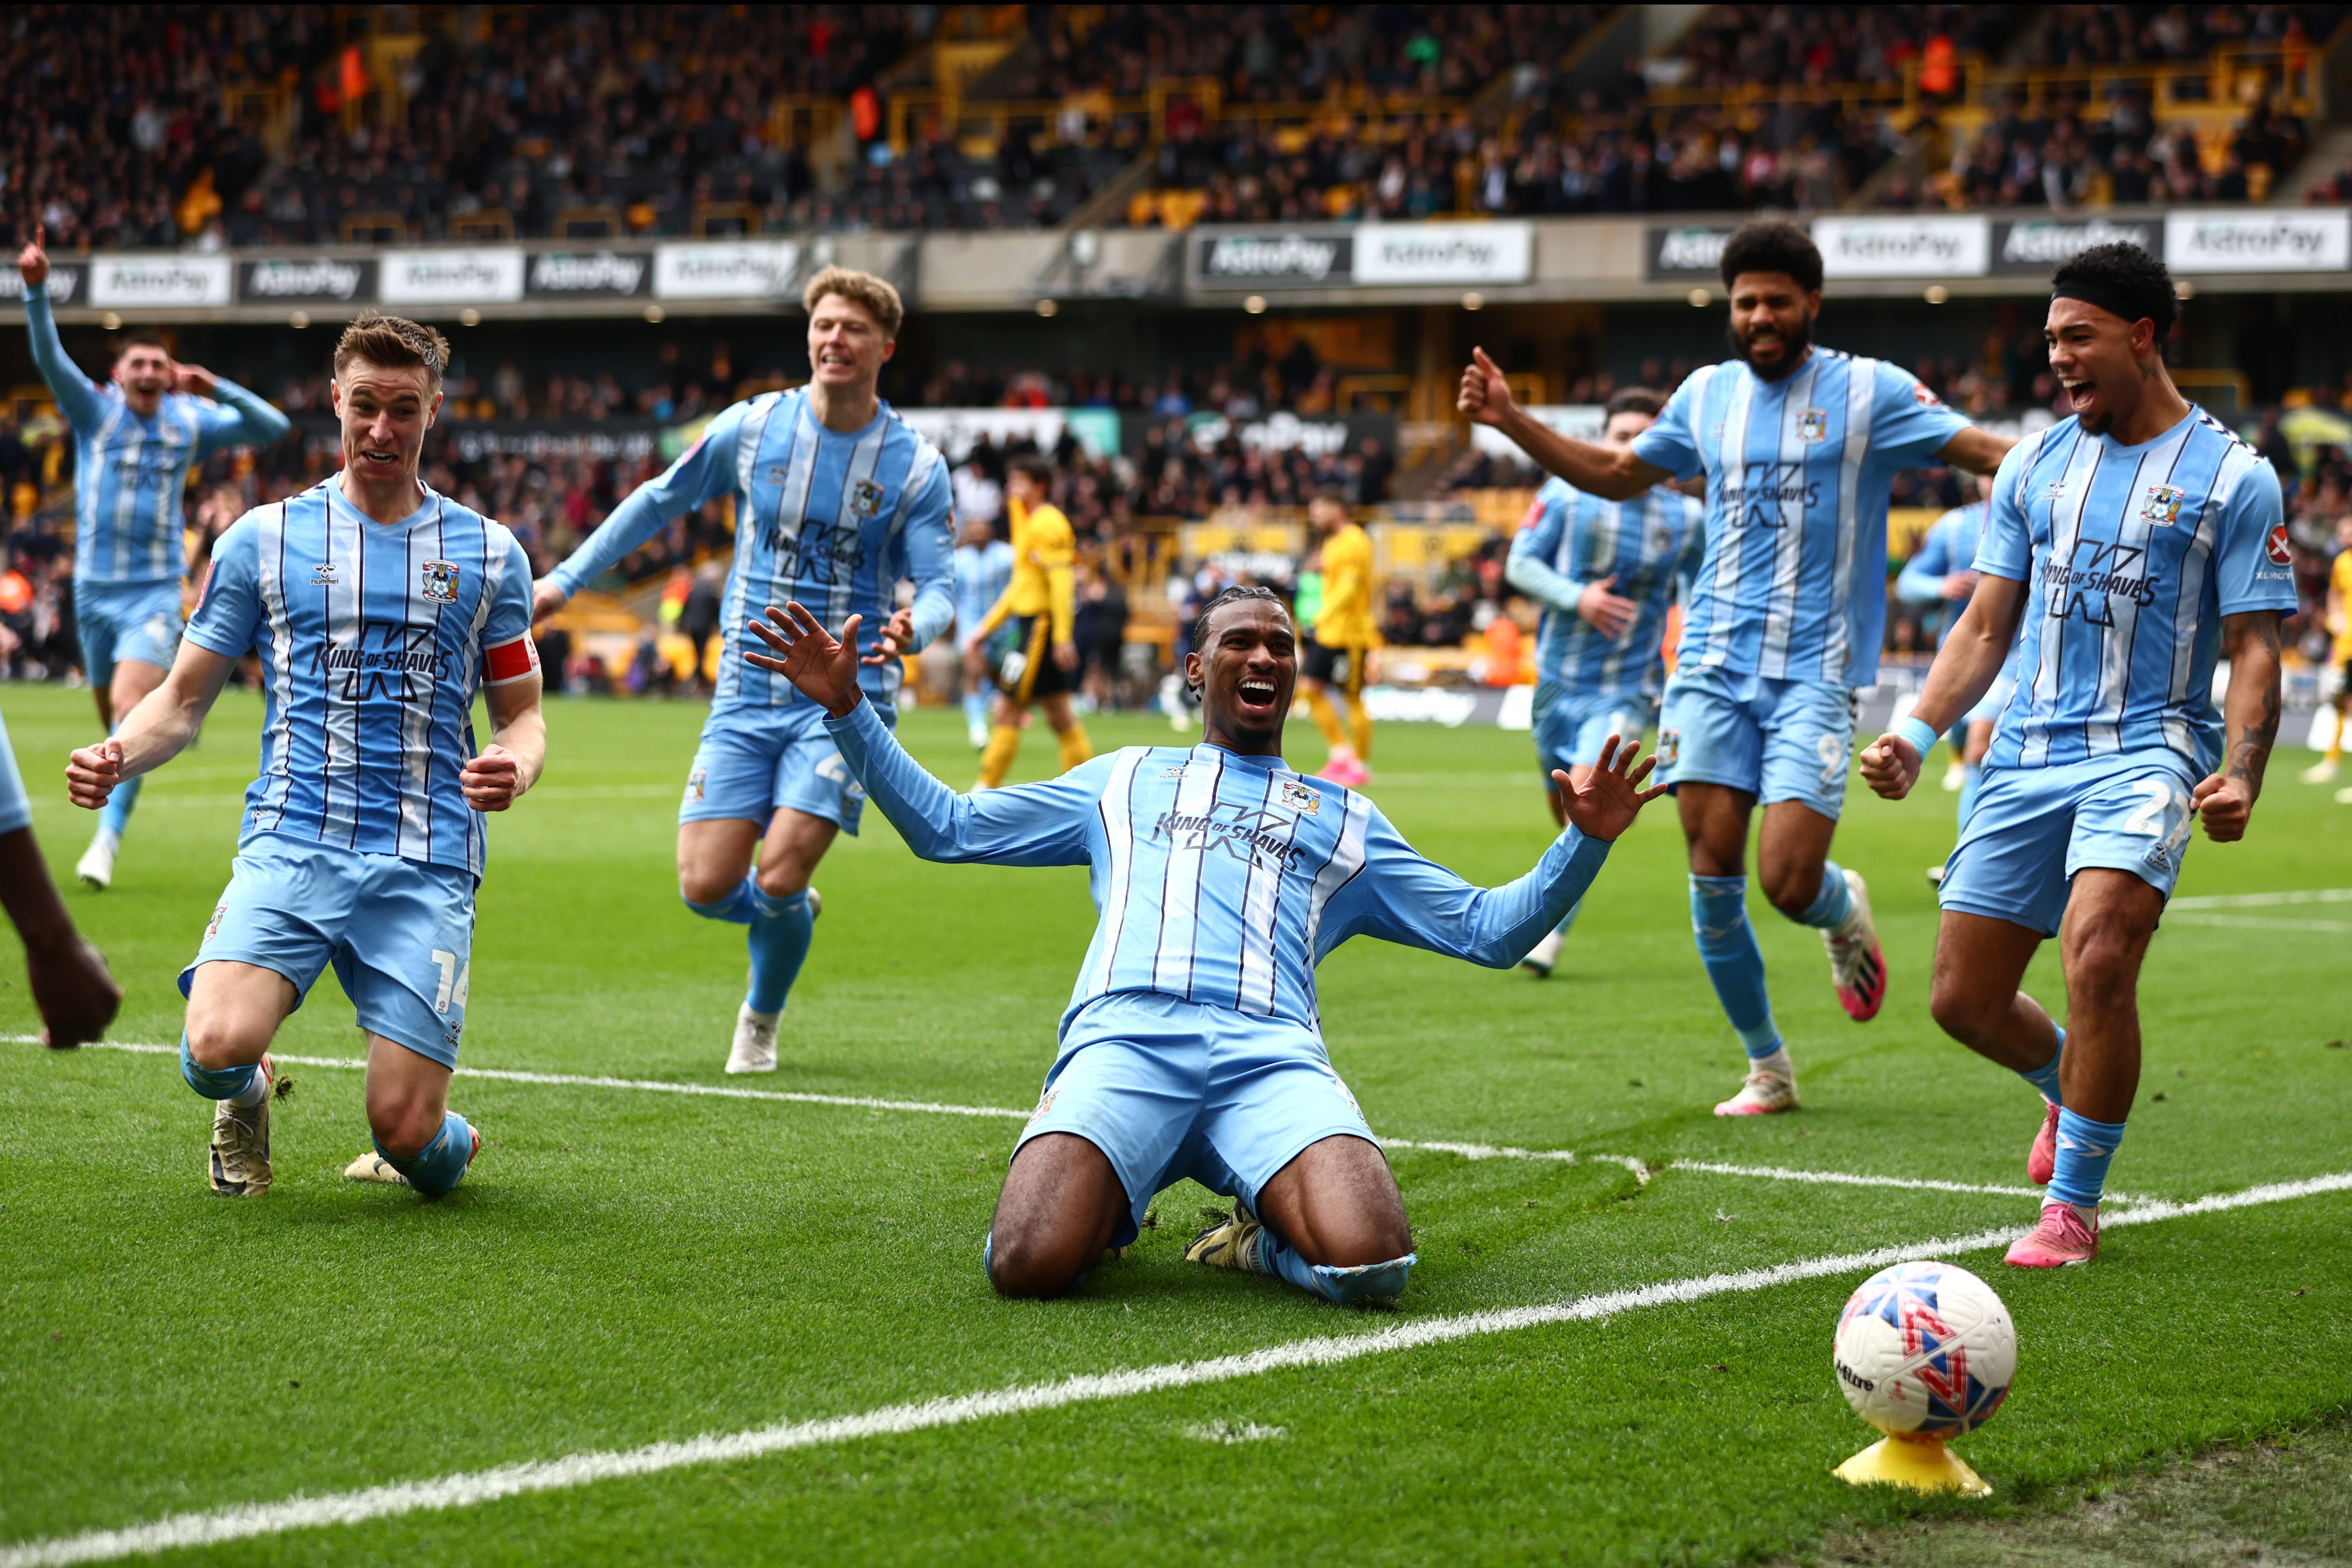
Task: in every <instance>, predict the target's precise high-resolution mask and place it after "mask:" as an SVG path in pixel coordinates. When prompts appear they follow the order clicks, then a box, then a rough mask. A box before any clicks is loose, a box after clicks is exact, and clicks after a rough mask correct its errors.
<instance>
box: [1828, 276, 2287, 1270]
mask: <svg viewBox="0 0 2352 1568" xmlns="http://www.w3.org/2000/svg"><path fill="white" fill-rule="evenodd" d="M2178 317H2179V306H2178V304H2177V303H2176V302H2175V298H2174V293H2173V287H2172V278H2171V276H2170V275H2169V274H2168V273H2167V272H2166V270H2165V268H2164V264H2163V263H2162V262H2160V261H2158V260H2157V259H2156V258H2155V257H2154V256H2149V255H2148V254H2147V252H2146V251H2143V250H2141V249H2140V248H2139V247H2138V246H2131V245H2105V246H2095V247H2094V248H2092V249H2090V250H2086V251H2084V252H2083V253H2082V254H2081V255H2080V256H2076V257H2075V258H2074V260H2072V261H2070V262H2068V263H2066V264H2065V265H2064V266H2063V267H2060V268H2059V269H2058V272H2057V275H2056V277H2055V278H2054V279H2053V287H2052V291H2051V297H2050V312H2049V318H2048V321H2047V324H2046V326H2045V327H2044V329H2043V337H2044V338H2045V340H2047V342H2048V344H2049V350H2050V368H2051V369H2052V370H2053V371H2056V372H2057V374H2058V379H2059V381H2060V382H2061V383H2062V384H2063V386H2064V387H2065V389H2066V396H2067V401H2068V402H2069V403H2070V404H2071V406H2072V407H2073V409H2074V415H2073V417H2072V418H2069V419H2065V420H2063V421H2061V422H2060V423H2057V424H2054V425H2052V426H2051V427H2050V428H2049V429H2047V430H2045V431H2042V432H2040V433H2039V434H2034V435H2030V436H2028V437H2027V438H2026V439H2025V440H2024V441H2022V442H2021V443H2020V444H2018V446H2017V448H2016V449H2015V450H2014V451H2012V452H2011V453H2010V455H2009V456H2008V458H2007V459H2006V460H2004V461H2003V462H2002V464H2001V465H2000V473H1999V474H1998V475H1996V476H1994V478H1993V494H1992V510H1991V515H1990V517H1989V519H1988V520H1987V522H1986V526H1985V532H1984V538H1983V541H1982V542H1981V543H1980V544H1979V547H1978V550H1977V558H1976V570H1977V574H1978V575H1977V587H1976V591H1975V593H1974V595H1973V596H1972V597H1971V598H1970V599H1969V607H1968V609H1967V610H1966V611H1965V612H1962V614H1961V616H1960V622H1959V624H1958V627H1957V628H1955V629H1954V631H1953V632H1952V635H1951V636H1950V638H1949V639H1948V640H1947V641H1946V642H1945V643H1944V646H1943V649H1942V651H1941V652H1940V653H1937V656H1936V664H1935V668H1934V669H1933V670H1932V671H1930V672H1929V674H1928V676H1927V689H1926V690H1925V691H1923V692H1922V693H1921V694H1920V696H1919V701H1918V704H1917V706H1915V707H1914V708H1913V709H1912V712H1911V715H1910V716H1908V717H1906V719H1904V721H1903V722H1902V723H1901V724H1899V725H1897V726H1896V727H1895V728H1894V729H1893V730H1892V731H1890V732H1889V733H1888V734H1886V735H1884V736H1881V737H1879V738H1878V740H1877V741H1876V742H1874V744H1873V745H1871V746H1870V747H1867V748H1866V749H1865V750H1864V752H1863V755H1862V771H1863V777H1864V779H1867V780H1868V781H1869V783H1870V786H1871V788H1872V789H1875V790H1876V791H1877V792H1878V793H1879V794H1881V795H1884V796H1885V797H1887V798H1888V799H1890V800H1899V799H1901V798H1902V797H1903V796H1904V795H1905V794H1906V792H1908V791H1909V789H1910V788H1911V786H1912V784H1913V783H1914V782H1915V781H1916V779H1917V778H1918V776H1919V759H1920V758H1922V757H1923V756H1925V755H1926V754H1927V748H1928V747H1931V746H1932V745H1934V744H1935V737H1937V735H1938V734H1940V733H1941V732H1942V731H1943V730H1944V729H1946V728H1948V727H1949V726H1950V725H1951V723H1952V721H1953V720H1954V719H1956V718H1958V716H1960V715H1961V714H1963V713H1965V712H1967V711H1968V709H1969V707H1970V706H1972V705H1974V704H1975V703H1976V702H1977V700H1978V699H1979V697H1981V696H1982V695H1984V693H1985V691H1986V689H1987V688H1988V687H1990V685H1992V683H1993V680H1994V678H1995V677H1996V676H1997V675H1998V674H2000V669H2001V665H2002V663H2003V661H2004V660H2007V659H2008V658H2009V657H2010V656H2011V646H2012V645H2014V646H2015V648H2016V655H2015V656H2016V664H2015V666H2014V668H2015V674H2016V680H2017V691H2016V695H2014V696H2012V697H2011V699H2010V702H2009V704H2008V706H2006V707H2005V708H2004V709H2003V710H2002V713H2001V716H2000V721H1999V724H1998V725H1997V727H1995V729H1994V732H1993V743H1992V750H1991V752H1990V754H1989V755H1988V756H1987V757H1986V758H1985V776H1984V783H1983V786H1982V788H1981V789H1979V793H1978V795H1977V802H1976V810H1974V811H1973V812H1972V813H1971V814H1970V816H1969V822H1968V826H1967V828H1966V829H1965V830H1964V831H1962V833H1961V835H1960V842H1959V847H1958V848H1957V849H1955V850H1954V851H1953V852H1952V858H1951V860H1950V861H1949V862H1948V863H1947V865H1946V868H1945V872H1944V881H1943V885H1942V890H1941V894H1940V896H1941V900H1942V904H1943V923H1942V927H1941V929H1940V931H1939V933H1938V935H1937V943H1936V980H1935V995H1934V999H1933V1003H1932V1006H1933V1009H1934V1011H1935V1015H1936V1021H1937V1023H1939V1024H1941V1025H1943V1027H1944V1029H1945V1030H1946V1031H1947V1032H1948V1033H1949V1034H1950V1035H1951V1036H1952V1037H1953V1038H1954V1039H1956V1040H1959V1041H1960V1042H1961V1043H1963V1044H1965V1045H1967V1046H1968V1047H1969V1049H1971V1050H1973V1051H1976V1052H1978V1053H1979V1055H1982V1056H1985V1057H1988V1058H1990V1060H1992V1061H1997V1062H1999V1063H2000V1064H2001V1065H2002V1066H2004V1067H2007V1068H2010V1069H2011V1070H2012V1071H2016V1072H2017V1073H2018V1074H2019V1075H2021V1077H2023V1078H2024V1079H2025V1080H2026V1081H2027V1082H2030V1083H2032V1085H2033V1086H2034V1087H2035V1088H2036V1089H2037V1090H2039V1091H2041V1092H2042V1098H2043V1101H2044V1102H2045V1110H2044V1113H2043V1118H2042V1131H2041V1134H2040V1135H2039V1136H2038V1137H2037V1138H2036V1139H2035V1140H2034V1144H2033V1149H2032V1154H2031V1155H2029V1156H2028V1159H2027V1170H2028V1174H2029V1175H2031V1176H2032V1178H2033V1180H2034V1181H2035V1182H2036V1183H2037V1184H2047V1185H2048V1186H2049V1188H2050V1195H2049V1197H2048V1199H2047V1200H2046V1201H2045V1202H2044V1204H2043V1207H2042V1218H2041V1222H2040V1223H2039V1224H2038V1225H2036V1226H2035V1227H2034V1228H2033V1230H2032V1232H2031V1233H2030V1234H2028V1235H2027V1236H2025V1237H2024V1238H2022V1239H2020V1240H2019V1241H2018V1242H2017V1243H2016V1245H2014V1246H2012V1247H2011V1249H2009V1261H2010V1262H2011V1263H2013V1264H2016V1265H2019V1266H2021V1267H2024V1268H2055V1267H2059V1266H2062V1265H2064V1264H2069V1263H2086V1262H2088V1261H2090V1260H2092V1259H2093V1258H2095V1257H2096V1256H2097V1254H2098V1249H2099V1218H2098V1216H2099V1197H2100V1194H2101V1192H2102V1190H2103V1187H2104V1185H2105V1179H2106V1172H2107V1163H2108V1161H2109V1159H2110V1158H2111V1157H2112V1156H2113V1155H2114V1154H2115V1151H2116V1145H2117V1144H2118V1143H2119V1142H2120V1141H2121V1140H2122V1138H2123V1133H2124V1119H2125V1116H2126V1113H2128V1112H2129V1111H2130V1109H2131V1103H2132V1095H2133V1094H2134V1092H2137V1088H2138V1086H2139V1061H2140V1028H2139V1008H2138V999H2137V988H2138V982H2139V968H2140V961H2141V958H2142V957H2143V956H2144V955H2145V954H2146V953H2147V943H2148V938H2149V937H2150V936H2153V935H2154V934H2155V932H2156V924H2157V919H2158V916H2159V915H2162V914H2163V912H2164V904H2165V900H2166V899H2167V898H2168V897H2169V896H2170V894H2171V892H2172V886H2173V883H2174V881H2175V879H2177V878H2178V877H2179V874H2180V858H2181V855H2182V854H2183V852H2185V851H2186V850H2187V848H2188V844H2189V825H2190V822H2191V820H2192V819H2193V818H2196V817H2198V816H2202V817H2203V818H2204V821H2205V836H2206V837H2207V838H2209V839H2211V840H2213V841H2216V842H2221V843H2227V842H2231V841H2235V840H2238V839H2241V838H2243V837H2244V836H2245V832H2246V821H2247V818H2248V816H2249V815H2250V814H2251V813H2252V810H2253V805H2254V800H2255V798H2256V797H2257V796H2259V795H2260V794H2261V792H2262V787H2263V766H2264V764H2265V763H2266V762H2268V760H2269V758H2270V751H2271V743H2272V741H2273V739H2274V738H2275V737H2276V736H2277V733H2278V724H2279V622H2280V618H2281V617H2282V615H2284V614H2287V613H2291V612H2293V611H2294V606H2295V597H2294V575H2293V573H2292V571H2291V570H2290V569H2289V565H2288V555H2287V543H2286V528H2285V525H2284V521H2283V520H2282V517H2281V507H2280V501H2279V484H2278V476H2277V475H2275V474H2274V473H2273V472H2272V470H2271V466H2270V465H2269V464H2268V463H2267V462H2265V461H2263V459H2262V458H2261V457H2259V456H2257V455H2255V454H2254V452H2253V451H2252V449H2251V448H2250V447H2248V446H2247V445H2246V444H2244V443H2243V442H2242V441H2240V440H2239V439H2238V438H2237V437H2236V436H2234V435H2232V434H2230V432H2229V431H2228V429H2226V428H2225V427H2224V426H2223V425H2222V424H2221V423H2220V422H2219V421H2217V420H2215V419H2214V418H2213V416H2212V415H2210V414H2209V413H2205V412H2204V411H2203V410H2202V409H2200V408H2198V407H2197V406H2196V405H2195V404H2193V403H2190V402H2188V401H2187V400H2186V399H2184V398H2183V397H2182V396H2181V395H2180V393H2179V391H2178V390H2177V389H2176V388H2175V387H2174V386H2173V384H2172V379H2171V377H2170V376H2168V374H2167V373H2166V372H2165V368H2164V355H2163V345H2164V339H2165V336H2166V334H2167V333H2168V332H2169V331H2170V330H2171V329H2172V326H2173V323H2174V321H2175V320H2176V319H2177V318H2178ZM2222 653H2227V655H2228V657H2229V660H2230V674H2229V689H2228V692H2227V695H2225V696H2224V698H2223V700H2222V702H2221V706H2220V707H2219V708H2218V709H2217V708H2216V706H2214V703H2213V698H2212V688H2213V663H2214V660H2215V658H2216V657H2217V656H2219V655H2221V654H2222ZM2048 936H2057V937H2058V938H2059V945H2060V951H2061V954H2062V956H2063V965H2064V973H2065V977H2066V998H2067V1004H2068V1005H2067V1019H2068V1026H2069V1027H2067V1028H2065V1029H2061V1028H2059V1027H2058V1026H2057V1025H2056V1024H2055V1023H2053V1021H2052V1020H2051V1018H2050V1015H2049V1014H2048V1013H2046V1012H2044V1011H2043V1010H2042V1008H2041V1006H2040V1005H2039V1004H2038V1003H2036V1002H2035V1001H2034V1000H2033V998H2031V997H2029V996H2026V995H2025V994H2024V993H2023V992H2022V991H2021V990H2019V989H2018V984H2019V982H2020V981H2021V979H2022V978H2023V977H2024V974H2025V967H2026V964H2027V963H2028V962H2029V961H2030V960H2031V959H2032V956H2033V953H2034V950H2035V949H2036V948H2037V947H2039V946H2041V945H2042V939H2043V938H2044V937H2048Z"/></svg>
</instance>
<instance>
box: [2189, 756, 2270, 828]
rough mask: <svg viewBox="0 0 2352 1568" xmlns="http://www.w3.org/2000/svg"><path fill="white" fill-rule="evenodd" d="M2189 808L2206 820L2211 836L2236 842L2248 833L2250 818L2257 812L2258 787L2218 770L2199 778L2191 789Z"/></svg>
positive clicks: (2206, 826)
mask: <svg viewBox="0 0 2352 1568" xmlns="http://www.w3.org/2000/svg"><path fill="white" fill-rule="evenodd" d="M2189 810H2192V811H2194V812H2196V813H2197V814H2198V815H2199V816H2200V817H2202V818H2203V819H2204V820H2205V836H2206V837H2207V838H2209V839H2210V840H2212V841H2214V842H2215V843H2217V844H2234V843H2236V842H2237V841H2239V840H2240V839H2242V838H2244V837H2245V836H2246V821H2247V819H2248V818H2250V817H2252V815H2253V814H2254V787H2253V785H2252V784H2251V783H2250V782H2248V781H2247V780H2245V779H2236V778H2231V777H2229V776H2228V775H2225V774H2221V773H2215V774H2212V775H2210V777H2208V778H2205V779H2200V780H2198V783H2197V788H2195V789H2191V790H2190V791H2189Z"/></svg>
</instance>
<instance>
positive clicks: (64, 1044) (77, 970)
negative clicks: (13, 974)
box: [25, 927, 122, 1051]
mask: <svg viewBox="0 0 2352 1568" xmlns="http://www.w3.org/2000/svg"><path fill="white" fill-rule="evenodd" d="M25 977H26V979H27V980H29V981H31V982H32V988H33V1006H34V1007H35V1008H37V1009H39V1010H40V1014H41V1026H42V1027H41V1043H42V1044H43V1045H46V1046H47V1047H48V1048H49V1049H50V1050H52V1051H71V1050H72V1049H73V1048H74V1047H75V1046H78V1045H80V1044H83V1043H84V1042H86V1041H89V1040H97V1039H99V1038H100V1037H101V1036H103V1035H104V1034H105V1033H106V1026H107V1025H108V1024H110V1023H112V1022H113V1021H114V1013H115V1009H118V1008H120V1007H121V1005H122V988H121V986H120V985H118V984H117V983H116V982H115V978H114V977H113V975H111V974H110V973H109V972H108V970H107V967H106V955H105V954H103V953H100V951H99V950H98V949H97V948H96V947H95V946H92V945H91V944H90V942H89V938H87V937H85V936H82V935H81V933H79V932H78V931H75V930H73V929H71V928H70V927H68V929H67V930H66V931H65V932H64V933H63V934H62V935H60V936H57V937H56V939H55V940H52V941H46V942H27V943H26V945H25Z"/></svg>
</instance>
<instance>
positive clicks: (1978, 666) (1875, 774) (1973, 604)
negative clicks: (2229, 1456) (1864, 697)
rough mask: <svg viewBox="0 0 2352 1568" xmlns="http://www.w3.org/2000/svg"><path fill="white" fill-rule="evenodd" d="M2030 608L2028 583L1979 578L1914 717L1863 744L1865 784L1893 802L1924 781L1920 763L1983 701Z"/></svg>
mask: <svg viewBox="0 0 2352 1568" xmlns="http://www.w3.org/2000/svg"><path fill="white" fill-rule="evenodd" d="M2024 612H2025V584H2024V583H2022V582H2021V581H2019V580H2017V579H2016V578H2013V577H1994V576H1991V575H1990V574H1987V575H1983V576H1980V577H1979V578H1978V579H1977V586H1976V591H1975V592H1974V593H1972V594H1970V595H1969V607H1968V608H1967V609H1966V610H1963V611H1961V612H1960V619H1959V623H1958V625H1956V626H1954V627H1953V628H1952V634H1951V635H1950V636H1949V637H1947V638H1945V639H1944V645H1943V646H1942V647H1941V648H1939V649H1937V651H1936V662H1935V664H1932V665H1931V666H1929V668H1928V670H1927V686H1926V687H1925V688H1924V689H1923V690H1922V691H1921V692H1920V693H1919V700H1918V701H1917V702H1916V703H1914V704H1913V705H1912V706H1911V712H1910V715H1909V716H1908V717H1906V718H1905V719H1904V721H1903V722H1902V723H1901V724H1899V725H1897V726H1895V727H1894V728H1893V729H1890V730H1888V731H1887V732H1886V733H1885V734H1884V735H1882V736H1880V737H1878V738H1877V739H1876V740H1874V741H1872V742H1871V743H1870V744H1869V745H1868V746H1865V747H1863V748H1862V777H1863V780H1864V782H1865V783H1867V784H1868V785H1869V786H1870V787H1871V789H1873V790H1874V791H1876V792H1877V793H1878V794H1879V795H1881V796H1882V797H1884V798H1885V799H1886V800H1901V799H1903V797H1904V796H1906V795H1908V794H1909V793H1910V792H1911V786H1912V785H1914V784H1916V783H1917V782H1918V780H1919V765H1920V764H1921V763H1922V762H1924V761H1926V760H1927V753H1928V752H1929V751H1930V750H1932V749H1934V747H1935V745H1936V737H1937V736H1939V735H1941V734H1943V733H1944V732H1945V731H1946V730H1948V729H1949V728H1951V727H1952V726H1953V725H1954V724H1956V723H1958V721H1959V717H1960V716H1961V715H1962V714H1964V713H1966V712H1968V711H1969V709H1970V708H1972V707H1974V706H1977V704H1978V703H1979V702H1980V701H1982V700H1983V698H1984V695H1985V693H1987V692H1989V691H1990V690H1992V684H1993V682H1994V681H1995V680H1997V679H1999V678H2000V666H2001V664H2003V663H2004V662H2005V661H2006V660H2007V659H2008V658H2009V651H2010V649H2011V648H2012V647H2014V646H2015V645H2016V643H2017V622H2018V618H2019V617H2020V616H2021V615H2022V614H2023V613H2024Z"/></svg>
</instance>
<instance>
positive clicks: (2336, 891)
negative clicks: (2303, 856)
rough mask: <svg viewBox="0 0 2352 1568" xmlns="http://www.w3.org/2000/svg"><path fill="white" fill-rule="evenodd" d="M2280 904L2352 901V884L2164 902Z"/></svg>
mask: <svg viewBox="0 0 2352 1568" xmlns="http://www.w3.org/2000/svg"><path fill="white" fill-rule="evenodd" d="M2276 904H2352V887H2312V888H2299V889H2297V890H2295V891H2294V892H2292V893H2206V894H2198V895H2197V896H2195V897H2193V898H2176V899H2173V900H2171V901H2170V902H2168V903H2167V904H2165V906H2164V910H2165V913H2166V914H2168V915H2169V914H2171V913H2172V912H2173V911H2174V910H2176V909H2267V908H2270V907H2272V906H2273V905H2276Z"/></svg>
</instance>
